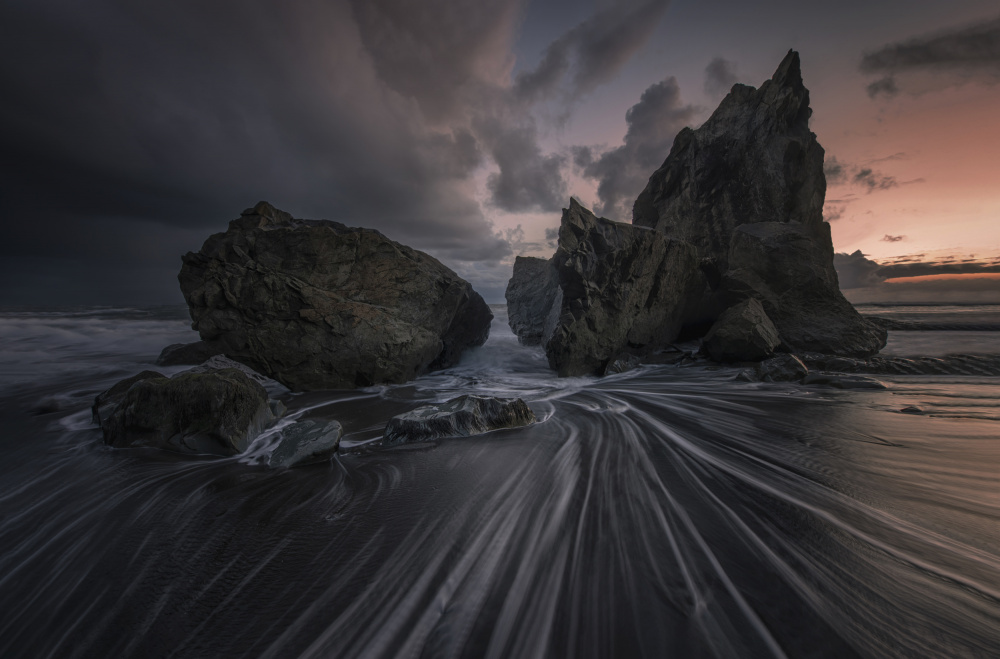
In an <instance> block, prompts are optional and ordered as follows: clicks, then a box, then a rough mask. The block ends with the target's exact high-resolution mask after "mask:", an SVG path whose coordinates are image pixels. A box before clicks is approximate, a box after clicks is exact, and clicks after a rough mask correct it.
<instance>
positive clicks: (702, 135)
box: [633, 51, 886, 356]
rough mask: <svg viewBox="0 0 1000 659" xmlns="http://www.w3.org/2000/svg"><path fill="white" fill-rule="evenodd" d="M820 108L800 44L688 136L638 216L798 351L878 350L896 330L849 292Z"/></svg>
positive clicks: (723, 296) (738, 88)
mask: <svg viewBox="0 0 1000 659" xmlns="http://www.w3.org/2000/svg"><path fill="white" fill-rule="evenodd" d="M811 114H812V110H811V109H810V108H809V91H808V90H807V89H806V87H805V86H804V85H803V83H802V75H801V71H800V67H799V57H798V54H797V53H795V52H794V51H789V53H788V55H787V56H786V57H785V59H784V60H783V61H782V62H781V64H780V65H779V66H778V69H777V70H776V71H775V73H774V76H773V77H772V78H771V79H770V80H768V81H766V82H765V83H764V84H763V85H761V87H760V89H754V88H753V87H749V86H746V85H735V86H734V87H733V88H732V91H731V92H730V93H729V95H727V96H726V98H725V99H724V100H723V101H722V103H721V104H720V105H719V107H718V109H716V111H715V112H714V113H713V114H712V116H711V117H710V118H709V120H708V121H706V122H705V123H704V124H702V126H701V127H700V128H698V129H697V130H692V129H690V128H685V129H684V130H682V131H681V132H680V133H679V134H678V135H677V137H676V138H675V140H674V143H673V147H672V148H671V150H670V154H669V155H668V156H667V159H666V161H665V162H664V163H663V165H662V166H661V167H660V169H658V170H657V171H656V172H654V173H653V175H652V176H651V177H650V179H649V183H648V184H647V186H646V188H645V189H644V190H643V192H642V193H641V194H640V195H639V197H638V199H637V200H636V202H635V205H634V207H633V223H634V224H635V225H638V226H645V227H651V228H655V229H656V230H657V231H659V232H662V233H663V234H664V235H666V236H668V237H669V238H673V239H678V240H682V241H686V242H688V243H690V244H692V245H693V246H694V247H695V248H696V250H697V254H698V257H699V258H701V259H702V263H708V264H711V267H712V269H714V270H715V271H717V273H718V275H719V276H718V278H716V277H708V281H709V283H710V284H712V285H713V288H714V289H715V290H714V294H713V295H714V297H715V298H717V299H718V300H719V301H720V302H721V303H722V304H721V305H719V306H722V307H725V306H729V305H731V304H733V303H735V302H739V301H741V300H743V299H745V298H747V297H753V298H756V299H758V300H759V301H760V302H761V304H762V306H763V308H764V311H765V312H766V314H767V316H768V317H769V318H770V319H771V321H772V322H773V323H774V325H775V327H776V328H777V330H778V333H779V335H780V337H781V340H782V341H783V342H784V343H785V344H786V345H787V346H788V347H790V348H792V349H795V350H813V351H817V352H825V353H831V354H844V355H852V356H866V355H871V354H874V353H875V352H877V351H878V350H880V349H881V348H882V347H883V346H884V345H885V341H886V332H885V329H884V328H880V327H876V326H875V325H873V324H871V323H869V322H868V321H866V320H864V319H863V318H862V317H861V316H860V315H859V314H858V313H857V312H856V311H855V310H854V308H853V307H852V306H851V304H850V303H849V302H847V300H846V299H845V298H844V297H843V295H842V294H841V293H840V288H839V284H838V281H837V274H836V271H835V270H834V267H833V244H832V242H831V240H830V226H829V224H827V223H826V222H824V221H823V202H824V198H825V195H826V179H825V177H824V174H823V158H824V152H823V148H822V147H821V146H820V145H819V143H818V142H817V141H816V136H815V135H814V134H813V133H812V132H811V131H810V130H809V117H810V115H811ZM716 279H717V281H718V283H714V282H715V281H716ZM705 306H706V308H709V309H710V308H711V307H712V305H711V304H708V305H705Z"/></svg>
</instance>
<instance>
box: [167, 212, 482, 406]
mask: <svg viewBox="0 0 1000 659" xmlns="http://www.w3.org/2000/svg"><path fill="white" fill-rule="evenodd" d="M183 261H184V264H183V266H182V268H181V272H180V275H178V279H179V280H180V284H181V291H182V292H183V293H184V298H185V299H186V300H187V303H188V306H189V307H190V311H191V318H192V320H193V323H192V327H194V329H196V330H198V332H199V334H200V335H201V338H202V339H203V340H204V341H208V342H211V343H212V345H214V346H219V347H221V350H220V352H222V353H224V354H225V355H227V356H229V357H231V358H233V359H236V360H238V361H240V362H243V363H245V364H247V365H248V366H250V367H251V368H253V369H254V370H257V371H259V372H261V373H263V374H265V375H267V376H269V377H271V378H273V379H275V380H277V381H278V382H281V383H282V384H284V385H285V386H287V387H289V388H290V389H293V390H297V391H302V390H315V389H333V388H353V387H359V386H369V385H372V384H376V383H383V382H393V383H398V382H405V381H407V380H410V379H413V378H414V377H416V376H418V375H420V374H421V373H424V372H426V371H428V370H434V369H440V368H447V367H448V366H452V365H454V364H455V363H457V361H458V359H459V357H460V356H461V354H462V351H464V350H465V349H466V348H469V347H472V346H478V345H482V343H483V342H484V341H485V340H486V338H487V336H488V334H489V327H490V321H491V320H492V318H493V315H492V313H490V310H489V307H488V306H487V305H486V303H485V302H484V301H483V299H482V297H480V295H479V294H478V293H476V292H475V291H474V290H473V289H472V286H471V285H470V284H469V283H468V282H466V281H465V280H463V279H461V278H460V277H459V276H458V275H456V274H455V273H454V272H452V271H451V270H449V269H448V268H447V267H445V266H444V265H442V264H441V263H440V262H438V261H437V260H436V259H434V258H432V257H431V256H428V255H427V254H424V253H423V252H419V251H417V250H415V249H411V248H409V247H406V246H405V245H401V244H399V243H396V242H393V241H391V240H389V239H388V238H386V237H385V236H383V235H382V234H381V233H379V232H378V231H374V230H372V229H361V228H350V227H347V226H344V225H343V224H340V223H338V222H331V221H328V220H298V219H294V218H292V216H291V215H290V214H288V213H286V212H283V211H280V210H277V209H275V208H274V207H272V206H271V205H270V204H267V203H266V202H261V203H259V204H257V206H256V207H254V208H253V209H250V210H247V211H244V212H243V214H242V216H241V217H240V218H239V219H237V220H234V221H232V222H230V224H229V229H228V230H227V231H226V232H225V233H218V234H215V235H213V236H211V237H209V238H208V240H206V241H205V244H204V246H203V247H202V248H201V251H199V252H197V253H189V254H187V255H185V256H184V259H183Z"/></svg>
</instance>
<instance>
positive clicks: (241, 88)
mask: <svg viewBox="0 0 1000 659" xmlns="http://www.w3.org/2000/svg"><path fill="white" fill-rule="evenodd" d="M0 37H2V38H0V50H2V57H0V70H2V73H3V80H4V87H5V102H4V103H3V104H0V142H2V147H3V148H2V152H0V213H2V218H3V222H4V234H5V240H4V241H3V242H2V243H0V250H3V253H2V260H0V304H15V305H17V304H65V303H81V304H122V303H128V304H136V303H161V302H180V301H181V297H180V291H179V288H178V286H177V282H176V274H177V271H178V269H179V267H180V255H181V254H183V253H184V252H186V251H189V250H196V249H198V248H199V247H200V245H201V243H202V242H203V241H204V239H205V238H206V237H207V236H208V235H209V234H210V233H213V232H217V231H222V230H224V229H225V227H226V224H227V222H228V221H229V220H230V219H233V218H235V217H236V216H238V214H239V212H240V211H241V210H242V209H243V208H246V207H248V206H252V205H253V204H254V203H255V202H257V201H259V200H261V199H266V200H268V201H270V202H271V203H273V204H274V205H276V206H278V207H279V208H282V209H284V210H287V211H289V212H291V213H292V214H293V215H295V216H297V217H309V218H326V219H332V220H338V221H341V222H344V223H345V224H348V225H354V226H366V227H373V228H377V229H379V230H381V231H383V233H385V234H386V235H387V236H389V237H390V238H392V239H394V240H398V241H400V242H403V243H406V244H409V245H411V246H413V247H416V248H418V249H423V250H425V251H428V252H430V253H432V254H433V255H435V256H437V257H438V258H440V259H441V260H442V261H444V262H445V263H446V264H448V265H449V266H451V267H452V268H454V269H455V270H456V271H457V272H459V273H460V274H461V275H463V276H464V277H466V278H467V279H469V280H470V281H471V282H472V283H473V285H474V286H475V287H476V288H477V290H479V291H480V292H481V293H483V295H484V297H486V299H487V300H488V301H491V302H492V301H501V300H502V296H503V288H504V286H505V284H506V281H507V279H508V278H509V276H510V268H511V265H510V264H511V262H512V261H513V258H514V256H515V255H518V254H530V255H537V256H548V255H549V254H551V252H552V250H553V242H552V239H553V231H554V229H555V228H556V227H557V226H558V223H559V216H560V208H562V207H564V206H566V205H567V204H568V200H569V197H570V196H571V195H572V196H575V197H577V198H578V199H579V200H580V201H581V202H582V203H584V205H587V206H590V207H593V208H594V209H595V211H597V212H598V213H599V214H603V215H605V216H607V217H610V218H611V219H616V220H626V221H627V220H629V219H630V218H629V216H628V211H629V209H630V208H631V203H632V201H633V200H634V198H635V196H636V194H638V192H639V191H640V190H641V189H642V187H643V185H644V184H645V181H646V179H647V178H648V176H649V175H650V174H651V173H652V172H653V170H655V169H656V168H657V167H658V166H659V165H660V164H661V163H662V161H663V159H664V158H665V157H666V154H667V152H668V151H669V148H670V143H671V142H672V139H673V136H674V135H675V134H676V132H677V131H678V130H679V129H680V128H682V127H683V126H686V125H691V126H697V125H699V124H700V123H701V122H702V121H704V120H705V119H706V118H707V117H708V115H709V114H710V113H711V111H712V110H713V109H714V108H715V107H716V105H718V103H719V101H720V100H721V98H722V97H723V96H724V94H725V92H726V91H727V90H728V88H729V87H730V86H731V85H732V84H733V83H734V82H741V83H746V84H751V85H754V86H759V85H760V84H761V83H762V82H763V81H764V80H765V79H767V78H768V77H770V75H771V73H773V71H774V69H775V67H776V66H777V65H778V63H779V62H780V60H781V58H782V57H783V56H784V54H785V53H786V52H787V51H788V49H789V48H794V49H795V50H797V51H799V53H800V54H801V61H802V71H803V78H804V81H805V84H806V86H807V87H808V88H809V89H810V91H811V101H812V107H813V119H812V129H813V131H814V132H815V133H816V134H817V137H818V139H819V142H820V144H822V145H823V147H824V148H825V149H826V154H827V167H826V168H827V173H828V192H827V205H826V216H827V219H828V220H829V221H830V222H831V225H832V228H833V237H834V244H835V247H836V249H837V251H838V252H848V253H850V252H855V251H856V250H860V251H861V252H863V254H864V255H866V256H867V257H868V258H869V259H874V260H875V261H879V262H888V261H890V260H892V258H893V257H907V258H906V259H904V260H907V261H911V262H919V263H931V264H944V263H951V264H952V268H951V271H950V274H963V273H967V272H981V271H984V270H985V271H992V272H996V271H997V270H1000V221H998V220H1000V160H998V154H1000V10H998V8H997V4H996V2H995V0H990V1H978V0H965V1H955V2H942V1H940V0H937V1H933V2H931V1H922V0H916V1H913V0H910V1H902V0H897V1H891V2H877V1H867V2H854V1H847V2H838V3H828V2H801V1H800V2H788V1H785V2H778V1H773V2H738V1H736V0H727V1H714V2H712V1H709V2H705V1H701V2H695V1H693V0H691V1H683V2H682V1H675V2H663V1H655V2H618V3H613V2H595V3H587V2H541V1H536V2H521V1H514V0H497V1H495V2H490V3H486V2H481V1H479V0H476V1H472V0H429V1H424V2H420V3H414V2H411V1H407V0H366V1H363V0H357V1H356V2H348V1H343V2H339V1H338V2H321V1H319V0H291V1H287V2H280V3H279V2H271V3H267V2H253V1H249V2H248V1H246V0H241V1H237V0H230V1H222V2H203V1H200V0H199V1H194V0H180V1H175V2H170V3H166V2H164V3H157V4H155V5H154V4H151V3H132V2H124V1H115V0H92V1H90V2H87V3H79V2H71V1H70V0H8V1H7V2H5V3H3V6H2V8H0ZM630 109H631V110H630ZM859 263H860V262H859ZM956 263H957V264H960V265H958V266H955V264H956ZM961 264H967V265H961ZM956 267H957V270H958V271H957V272H956ZM894 272H895V271H893V272H890V271H885V272H883V273H882V275H880V279H885V278H886V277H895V276H896V274H894ZM935 272H936V271H933V270H931V271H926V272H921V273H919V274H920V275H921V276H927V275H931V274H934V273H935ZM966 279H968V278H967V277H966V278H953V280H954V281H957V282H959V283H961V282H963V281H965V280H966ZM956 285H957V284H956ZM976 285H977V286H978V287H979V289H977V290H981V289H983V286H986V287H987V289H988V288H989V287H991V286H992V287H995V288H1000V282H998V281H997V279H996V278H995V277H994V278H992V279H988V280H982V281H979V282H978V283H977V284H976ZM949 290H950V289H949Z"/></svg>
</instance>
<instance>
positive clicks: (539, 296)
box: [504, 202, 573, 346]
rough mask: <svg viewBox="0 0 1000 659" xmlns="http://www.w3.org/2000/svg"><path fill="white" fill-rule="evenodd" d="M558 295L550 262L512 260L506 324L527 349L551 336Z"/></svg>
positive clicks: (522, 257)
mask: <svg viewBox="0 0 1000 659" xmlns="http://www.w3.org/2000/svg"><path fill="white" fill-rule="evenodd" d="M570 203H573V202H570ZM561 296H562V292H561V291H560V290H559V275H558V273H557V272H556V269H555V266H554V265H553V264H552V261H551V260H549V259H539V258H534V257H530V256H518V257H517V258H515V259H514V274H513V276H512V277H511V279H510V282H508V284H507V291H506V293H505V294H504V297H505V298H506V299H507V324H508V325H510V328H511V330H513V332H514V334H515V335H516V336H517V339H518V341H520V342H521V343H522V344H523V345H526V346H530V345H539V344H540V343H542V342H543V340H545V339H546V337H547V336H549V335H551V334H552V329H553V327H554V326H555V322H556V320H558V315H559V305H560V304H561ZM557 298H558V299H559V301H557ZM553 309H554V310H555V313H554V314H553Z"/></svg>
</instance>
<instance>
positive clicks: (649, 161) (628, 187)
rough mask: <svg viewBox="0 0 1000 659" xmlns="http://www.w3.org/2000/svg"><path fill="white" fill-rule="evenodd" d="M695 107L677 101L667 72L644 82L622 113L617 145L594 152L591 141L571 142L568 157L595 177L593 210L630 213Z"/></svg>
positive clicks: (677, 90)
mask: <svg viewBox="0 0 1000 659" xmlns="http://www.w3.org/2000/svg"><path fill="white" fill-rule="evenodd" d="M699 111H700V109H699V108H697V107H696V106H693V105H687V104H684V103H683V101H682V100H681V92H680V88H679V87H678V86H677V80H676V78H673V77H670V78H667V79H665V80H662V81H660V82H658V83H656V84H655V85H651V86H650V87H648V88H647V89H646V90H645V91H644V92H643V93H642V96H641V97H640V98H639V102H638V103H636V104H635V105H633V106H632V107H631V108H629V110H628V112H626V113H625V123H626V124H627V126H628V128H627V129H626V132H625V139H624V140H623V144H622V145H621V146H619V147H616V148H614V149H610V150H606V151H603V152H602V153H601V154H600V155H599V156H595V155H594V150H595V149H594V148H593V147H576V148H575V149H574V150H573V151H572V153H573V161H574V163H575V164H576V165H577V166H578V167H582V170H583V171H582V173H583V175H584V176H585V177H587V178H591V179H594V180H596V181H597V182H598V186H597V196H598V199H599V200H600V202H599V203H598V204H596V205H595V209H594V212H595V213H598V214H599V215H604V216H607V217H610V218H611V219H618V220H624V219H626V218H628V217H630V216H631V211H632V202H633V201H634V200H635V198H636V197H637V196H638V195H639V193H640V192H642V189H643V187H644V186H645V185H646V182H647V181H648V180H649V176H650V175H651V174H652V173H653V172H654V171H655V170H656V168H657V167H659V166H660V165H661V164H662V163H663V160H664V158H666V157H667V154H668V153H669V152H670V146H671V145H672V144H673V142H674V137H676V135H677V133H678V132H679V131H680V130H681V128H684V127H685V126H688V125H690V124H691V122H692V120H693V119H694V117H695V116H696V115H697V114H698V112H699Z"/></svg>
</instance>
